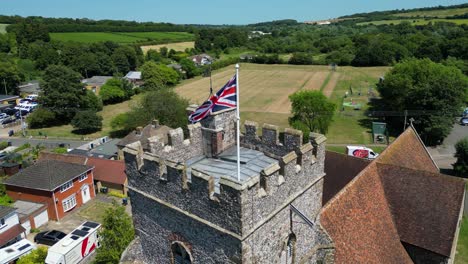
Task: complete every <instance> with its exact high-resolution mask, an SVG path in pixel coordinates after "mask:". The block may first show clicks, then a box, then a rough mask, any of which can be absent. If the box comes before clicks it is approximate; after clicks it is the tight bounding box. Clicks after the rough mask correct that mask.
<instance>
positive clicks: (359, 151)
mask: <svg viewBox="0 0 468 264" xmlns="http://www.w3.org/2000/svg"><path fill="white" fill-rule="evenodd" d="M346 153H347V154H348V156H353V157H358V158H363V159H375V158H377V157H378V156H379V154H378V153H376V152H375V151H373V150H372V149H370V148H366V147H362V146H346Z"/></svg>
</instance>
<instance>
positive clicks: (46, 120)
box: [27, 108, 57, 128]
mask: <svg viewBox="0 0 468 264" xmlns="http://www.w3.org/2000/svg"><path fill="white" fill-rule="evenodd" d="M27 122H28V125H29V127H30V128H43V127H50V126H53V125H55V124H57V120H56V116H55V113H54V112H52V111H50V110H47V109H45V108H39V109H37V110H36V111H34V112H32V113H31V114H30V115H29V116H28V117H27Z"/></svg>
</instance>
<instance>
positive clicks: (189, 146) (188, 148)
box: [148, 123, 203, 162]
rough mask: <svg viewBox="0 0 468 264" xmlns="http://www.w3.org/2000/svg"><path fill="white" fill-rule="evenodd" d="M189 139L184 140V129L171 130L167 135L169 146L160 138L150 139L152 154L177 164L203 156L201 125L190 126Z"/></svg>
mask: <svg viewBox="0 0 468 264" xmlns="http://www.w3.org/2000/svg"><path fill="white" fill-rule="evenodd" d="M187 128H188V132H189V136H188V138H186V139H185V138H184V131H183V130H182V128H180V127H179V128H176V129H172V130H169V132H168V133H167V144H165V143H164V142H165V141H164V139H163V138H161V137H160V136H153V137H150V138H148V143H149V146H150V153H152V154H155V155H156V156H158V157H160V158H163V159H168V160H173V161H176V162H184V161H186V160H188V159H190V158H193V157H195V156H199V155H202V154H203V146H202V128H201V125H200V124H199V123H197V124H192V125H188V126H187Z"/></svg>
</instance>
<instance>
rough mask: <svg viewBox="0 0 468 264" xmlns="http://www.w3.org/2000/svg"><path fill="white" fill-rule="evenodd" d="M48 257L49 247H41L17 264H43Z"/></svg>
mask: <svg viewBox="0 0 468 264" xmlns="http://www.w3.org/2000/svg"><path fill="white" fill-rule="evenodd" d="M46 257H47V247H43V246H40V247H38V248H36V249H34V250H32V251H31V253H29V254H27V255H24V256H22V257H21V258H20V259H19V260H18V261H17V262H16V264H42V263H45V259H46Z"/></svg>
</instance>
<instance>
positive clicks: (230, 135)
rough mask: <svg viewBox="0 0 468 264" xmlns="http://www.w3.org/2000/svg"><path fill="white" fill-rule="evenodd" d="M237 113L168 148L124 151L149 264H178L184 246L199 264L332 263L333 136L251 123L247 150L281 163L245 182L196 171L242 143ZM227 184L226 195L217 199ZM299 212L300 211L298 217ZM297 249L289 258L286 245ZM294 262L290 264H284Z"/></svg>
mask: <svg viewBox="0 0 468 264" xmlns="http://www.w3.org/2000/svg"><path fill="white" fill-rule="evenodd" d="M234 120H235V119H234V111H225V112H221V113H218V114H215V115H213V116H210V117H209V118H208V119H206V120H203V121H202V123H201V125H200V124H196V125H190V126H189V138H187V139H184V138H183V133H182V129H180V128H178V129H175V130H171V131H170V132H169V135H168V136H169V140H168V142H169V143H168V144H167V145H164V144H163V143H161V142H162V140H161V139H158V138H150V139H149V141H150V146H151V152H143V150H142V148H141V145H140V143H139V142H136V143H133V144H130V145H128V146H127V147H126V148H125V149H124V154H125V162H126V171H127V175H128V180H129V195H130V198H131V200H132V205H133V206H132V212H133V221H134V224H135V229H136V230H137V233H138V234H139V235H140V237H141V244H142V247H143V251H144V254H145V258H146V261H147V262H148V263H171V257H172V256H171V243H173V242H181V243H183V244H184V245H185V247H186V248H187V249H188V251H189V252H190V254H191V257H192V258H193V262H194V263H291V261H292V260H294V263H316V262H317V261H322V263H332V262H333V253H334V250H333V244H332V243H331V241H330V239H329V237H328V235H327V234H326V232H325V231H324V230H323V229H322V228H321V226H320V221H319V219H318V213H319V210H320V208H321V197H322V187H323V176H324V158H325V141H326V139H325V137H324V136H323V135H319V134H311V136H310V140H309V141H310V142H308V143H307V144H302V140H303V136H302V133H301V132H300V131H296V130H291V129H287V130H286V131H285V132H284V140H282V142H280V141H279V130H278V128H277V127H275V126H271V125H264V126H263V128H262V134H263V136H262V137H260V136H258V135H257V134H256V131H257V129H258V125H257V124H255V123H254V122H248V121H247V122H246V123H245V131H246V132H245V135H242V136H241V145H242V146H243V147H245V148H248V149H253V150H257V151H260V152H262V153H264V154H265V155H267V156H268V157H271V158H274V159H275V160H276V161H277V162H276V163H275V164H273V165H271V166H269V167H267V168H263V169H262V170H261V173H260V175H256V176H254V177H251V178H249V179H248V180H245V181H241V182H238V181H237V180H233V179H232V178H229V177H221V178H220V179H215V178H214V177H213V176H211V175H208V174H207V173H205V172H203V171H198V170H196V169H193V168H192V169H190V168H189V167H190V162H191V161H193V160H194V159H195V160H196V159H198V158H203V157H208V158H217V156H218V155H219V154H220V153H222V152H223V151H224V150H226V149H228V148H230V147H232V146H233V145H234V144H235V131H236V129H235V122H234ZM215 181H219V192H215V191H214V185H215ZM291 205H292V206H294V208H295V209H297V212H296V211H294V212H293V211H292V209H291V208H292V207H291ZM291 238H294V239H293V240H294V243H293V244H294V246H293V247H291V246H290V247H289V249H288V240H290V241H291ZM286 261H288V262H286Z"/></svg>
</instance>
